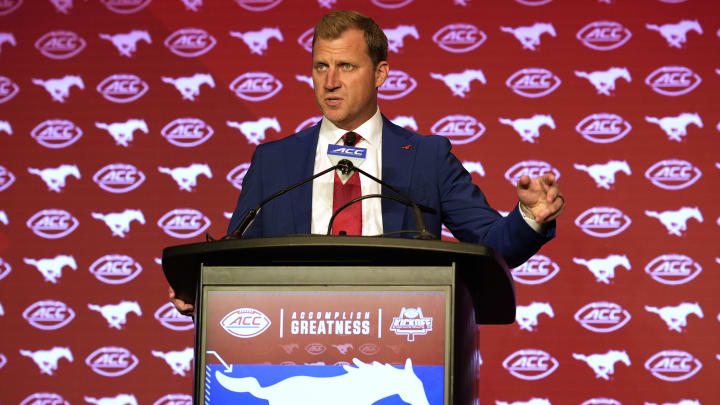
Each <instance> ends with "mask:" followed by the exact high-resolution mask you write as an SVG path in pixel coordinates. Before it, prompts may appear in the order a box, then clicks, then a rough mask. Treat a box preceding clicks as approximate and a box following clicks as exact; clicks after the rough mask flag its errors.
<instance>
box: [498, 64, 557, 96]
mask: <svg viewBox="0 0 720 405" xmlns="http://www.w3.org/2000/svg"><path fill="white" fill-rule="evenodd" d="M560 83H562V81H561V80H560V78H559V77H557V76H556V75H555V74H554V73H553V72H551V71H549V70H547V69H544V68H524V69H520V70H518V71H517V72H515V73H513V74H512V76H510V77H508V79H507V80H506V81H505V85H506V86H508V87H509V88H510V90H512V91H513V92H514V93H515V94H517V95H520V96H523V97H528V98H538V97H544V96H547V95H548V94H550V93H552V92H553V91H555V89H557V88H558V87H559V86H560Z"/></svg>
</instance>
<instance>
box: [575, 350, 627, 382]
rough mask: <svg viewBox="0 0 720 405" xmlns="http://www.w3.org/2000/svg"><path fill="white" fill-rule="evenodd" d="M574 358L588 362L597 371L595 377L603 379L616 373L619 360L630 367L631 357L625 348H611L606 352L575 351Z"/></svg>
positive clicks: (607, 378) (608, 378)
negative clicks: (580, 352) (588, 352)
mask: <svg viewBox="0 0 720 405" xmlns="http://www.w3.org/2000/svg"><path fill="white" fill-rule="evenodd" d="M573 358H574V359H576V360H582V361H584V362H585V363H587V365H588V367H590V368H591V369H592V370H593V371H594V372H595V377H596V378H602V379H603V380H610V376H611V375H612V374H615V363H617V362H618V361H620V362H622V363H624V364H625V365H626V366H628V367H630V357H629V356H628V354H627V353H626V352H625V350H623V351H620V350H610V351H608V352H607V353H605V354H590V355H584V354H578V353H573Z"/></svg>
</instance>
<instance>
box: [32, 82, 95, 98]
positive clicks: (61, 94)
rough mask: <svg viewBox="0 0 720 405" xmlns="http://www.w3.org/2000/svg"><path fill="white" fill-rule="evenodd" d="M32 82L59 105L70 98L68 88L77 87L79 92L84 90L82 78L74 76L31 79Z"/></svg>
mask: <svg viewBox="0 0 720 405" xmlns="http://www.w3.org/2000/svg"><path fill="white" fill-rule="evenodd" d="M32 82H33V83H34V84H37V85H38V86H43V87H44V88H45V90H46V91H47V92H48V93H50V96H51V97H52V99H53V100H55V101H59V102H61V103H64V102H65V99H66V98H67V97H70V88H71V87H72V86H77V87H79V88H80V90H84V89H85V84H84V83H83V80H82V78H81V77H80V76H74V75H66V76H63V77H61V78H59V79H47V80H42V79H32Z"/></svg>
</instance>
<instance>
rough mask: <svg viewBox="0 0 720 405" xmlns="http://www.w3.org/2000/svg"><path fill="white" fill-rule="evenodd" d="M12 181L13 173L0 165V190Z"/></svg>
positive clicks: (13, 180)
mask: <svg viewBox="0 0 720 405" xmlns="http://www.w3.org/2000/svg"><path fill="white" fill-rule="evenodd" d="M14 182H15V175H14V174H13V173H12V172H11V171H9V170H8V169H6V168H5V167H4V166H0V191H4V190H6V189H7V188H8V187H10V185H12V184H13V183H14Z"/></svg>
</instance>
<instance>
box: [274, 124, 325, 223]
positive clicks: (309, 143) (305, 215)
mask: <svg viewBox="0 0 720 405" xmlns="http://www.w3.org/2000/svg"><path fill="white" fill-rule="evenodd" d="M319 134H320V125H319V124H318V125H315V126H313V127H311V128H309V129H307V130H305V131H301V132H299V133H297V134H296V135H295V137H294V139H293V142H292V144H291V145H290V147H289V148H287V149H285V153H284V156H285V161H284V162H283V163H284V164H285V176H286V178H287V179H288V183H287V184H288V186H290V185H292V184H295V183H297V182H299V181H301V180H303V179H306V178H308V177H310V176H312V174H313V169H314V167H315V149H317V141H318V135H319ZM288 196H289V197H290V201H292V214H293V219H294V223H295V233H297V234H309V233H310V223H311V221H312V182H309V183H306V184H303V185H302V186H300V187H298V188H296V189H295V190H292V191H291V192H290V193H288Z"/></svg>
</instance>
